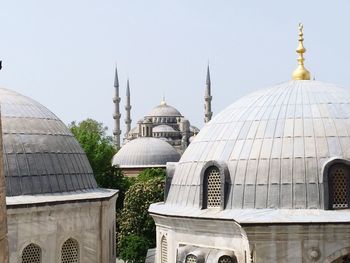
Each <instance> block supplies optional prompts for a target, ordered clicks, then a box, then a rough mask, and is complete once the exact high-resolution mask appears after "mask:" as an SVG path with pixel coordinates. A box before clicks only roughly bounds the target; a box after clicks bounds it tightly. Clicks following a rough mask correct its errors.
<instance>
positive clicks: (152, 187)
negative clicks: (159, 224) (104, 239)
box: [118, 169, 165, 262]
mask: <svg viewBox="0 0 350 263" xmlns="http://www.w3.org/2000/svg"><path fill="white" fill-rule="evenodd" d="M145 173H146V174H147V177H149V178H150V179H149V180H143V179H145V178H144V176H141V179H142V180H139V178H137V180H136V183H135V184H134V185H133V186H131V187H130V189H129V190H128V191H127V192H126V195H125V199H124V208H123V210H122V212H121V214H120V216H119V218H118V223H119V229H120V232H119V235H118V252H119V255H120V256H121V258H122V259H123V260H131V259H127V258H124V256H123V255H125V254H124V250H128V251H129V252H130V251H132V250H133V249H136V248H135V247H134V246H131V245H130V246H126V245H125V244H126V243H127V241H125V239H128V237H129V236H130V235H135V236H138V237H140V238H144V239H145V240H147V244H148V247H147V249H148V248H152V247H155V245H156V240H155V237H156V226H155V224H154V221H153V219H152V217H151V216H150V215H149V214H148V208H149V206H150V204H152V203H156V202H160V201H163V200H164V183H165V177H164V171H162V173H163V175H162V174H161V173H160V171H158V170H156V169H153V171H152V172H151V171H149V172H145ZM152 174H153V176H152ZM145 177H146V176H145ZM146 251H147V250H146ZM129 252H128V253H129ZM136 252H137V251H135V252H134V254H136ZM144 256H146V253H145V254H144ZM135 260H136V258H135ZM130 262H133V261H130ZM135 262H136V261H135Z"/></svg>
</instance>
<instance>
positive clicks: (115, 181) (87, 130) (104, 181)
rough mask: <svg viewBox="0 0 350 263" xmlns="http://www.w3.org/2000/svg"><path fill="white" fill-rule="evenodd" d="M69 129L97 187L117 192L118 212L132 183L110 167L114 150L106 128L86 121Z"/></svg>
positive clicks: (73, 123) (118, 170) (71, 125)
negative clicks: (82, 150) (86, 159)
mask: <svg viewBox="0 0 350 263" xmlns="http://www.w3.org/2000/svg"><path fill="white" fill-rule="evenodd" d="M69 128H70V130H71V131H72V133H73V134H74V136H75V138H76V139H77V140H78V142H79V143H80V145H81V146H82V148H83V149H84V151H85V153H86V156H87V158H88V160H89V162H90V164H91V167H92V170H93V172H94V175H95V178H96V182H97V184H98V186H99V187H103V188H111V189H118V190H119V193H118V199H117V204H116V208H117V211H119V210H120V209H121V208H122V207H123V202H124V196H125V193H126V191H127V190H128V189H129V187H130V186H131V184H132V182H133V181H132V180H130V179H129V178H127V177H124V175H123V173H122V171H121V169H119V168H115V167H112V164H111V160H112V158H113V156H114V154H115V153H116V150H115V148H114V146H113V140H112V137H111V136H107V135H106V131H107V127H105V126H103V124H102V123H100V122H97V121H95V120H92V119H86V120H84V121H81V122H79V123H78V124H77V123H76V122H72V123H71V124H70V125H69Z"/></svg>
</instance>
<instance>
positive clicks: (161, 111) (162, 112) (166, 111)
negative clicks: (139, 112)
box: [147, 103, 182, 117]
mask: <svg viewBox="0 0 350 263" xmlns="http://www.w3.org/2000/svg"><path fill="white" fill-rule="evenodd" d="M147 116H149V117H182V115H181V113H180V112H179V111H178V110H177V109H175V108H174V107H172V106H170V105H168V104H166V103H161V104H160V105H158V106H157V107H155V108H153V110H152V111H151V112H150V113H149V114H148V115H147Z"/></svg>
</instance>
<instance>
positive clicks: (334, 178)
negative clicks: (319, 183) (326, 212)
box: [329, 164, 349, 209]
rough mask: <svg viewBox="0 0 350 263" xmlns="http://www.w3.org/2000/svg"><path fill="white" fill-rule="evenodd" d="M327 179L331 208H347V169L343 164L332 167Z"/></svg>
mask: <svg viewBox="0 0 350 263" xmlns="http://www.w3.org/2000/svg"><path fill="white" fill-rule="evenodd" d="M329 179H330V180H329V183H330V196H331V208H333V209H342V208H349V169H348V168H347V167H346V166H345V165H343V164H337V165H334V167H332V168H331V170H330V178H329Z"/></svg>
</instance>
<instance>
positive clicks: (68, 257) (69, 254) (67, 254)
mask: <svg viewBox="0 0 350 263" xmlns="http://www.w3.org/2000/svg"><path fill="white" fill-rule="evenodd" d="M61 257H62V261H61V262H62V263H78V262H79V246H78V242H77V241H75V240H73V239H72V238H69V239H68V240H67V241H66V242H64V243H63V245H62V250H61Z"/></svg>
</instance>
